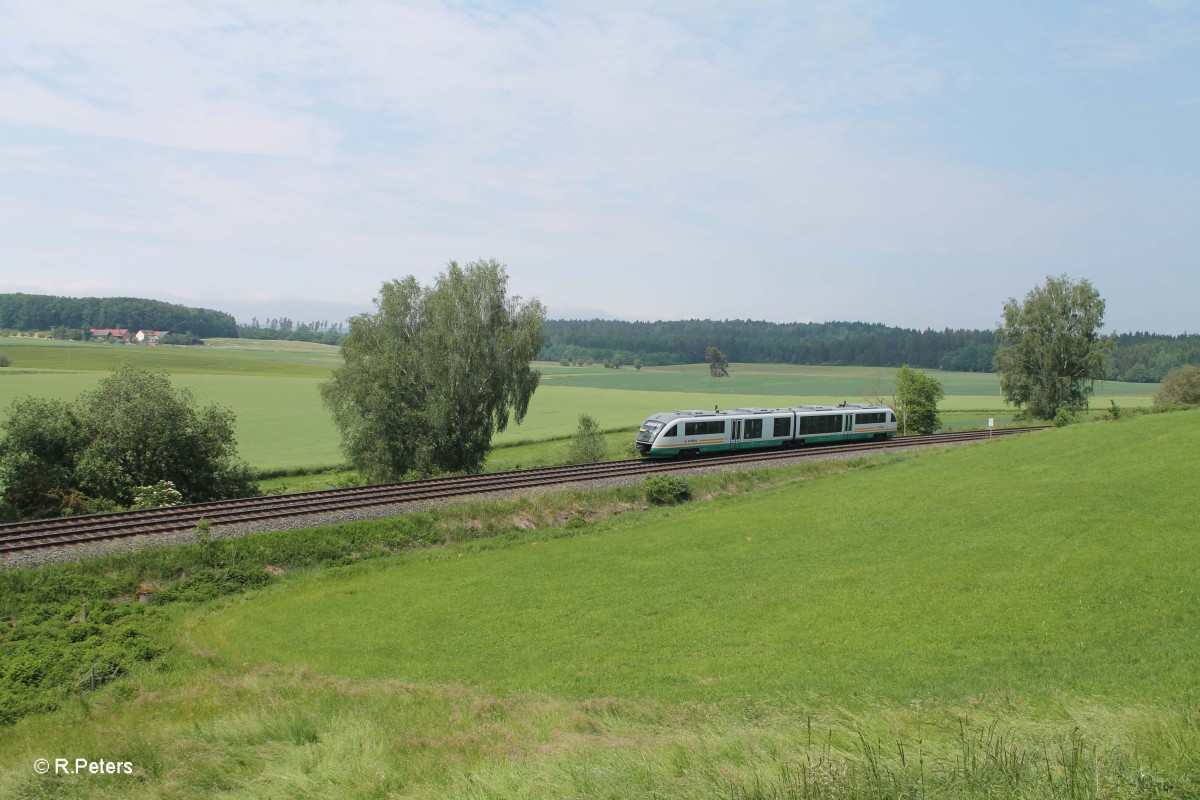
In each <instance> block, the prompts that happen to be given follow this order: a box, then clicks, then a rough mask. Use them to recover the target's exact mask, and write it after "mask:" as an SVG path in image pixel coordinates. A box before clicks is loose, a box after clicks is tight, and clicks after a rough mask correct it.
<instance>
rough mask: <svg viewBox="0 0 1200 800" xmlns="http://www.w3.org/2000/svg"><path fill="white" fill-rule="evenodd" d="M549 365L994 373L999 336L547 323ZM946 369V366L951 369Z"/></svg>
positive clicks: (818, 327) (718, 323)
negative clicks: (716, 355)
mask: <svg viewBox="0 0 1200 800" xmlns="http://www.w3.org/2000/svg"><path fill="white" fill-rule="evenodd" d="M542 330H543V333H544V334H545V345H544V346H543V348H542V352H541V358H542V359H543V360H546V361H559V362H562V361H566V362H568V363H580V362H586V361H591V362H597V361H600V362H603V361H606V360H608V359H609V358H611V357H612V356H613V355H619V356H621V357H622V360H623V361H624V362H625V363H626V364H630V363H633V362H634V361H638V360H640V361H641V362H642V364H644V365H646V366H664V365H667V364H695V363H699V362H703V361H704V360H705V354H704V351H705V349H706V348H708V347H717V348H719V349H720V350H721V351H722V352H723V353H725V355H726V356H727V357H728V358H729V360H730V361H742V362H750V363H760V364H763V363H766V364H833V365H842V366H853V365H859V366H897V367H898V366H900V365H901V364H911V365H912V366H914V367H924V368H927V369H936V368H939V367H943V366H945V368H947V369H955V370H962V371H967V372H970V371H975V372H981V371H987V370H990V369H991V368H992V366H991V364H992V356H993V355H994V354H995V351H996V345H995V337H994V335H993V334H992V332H991V331H972V330H950V329H946V330H941V331H935V330H929V329H926V330H923V331H918V330H910V329H906V328H892V327H888V326H887V325H880V324H875V323H867V322H821V323H809V322H791V323H782V324H780V323H774V322H754V321H749V320H698V319H692V320H682V321H677V322H622V321H618V320H607V319H592V320H547V322H546V324H545V326H544V327H543V329H542ZM943 362H945V363H944V364H943Z"/></svg>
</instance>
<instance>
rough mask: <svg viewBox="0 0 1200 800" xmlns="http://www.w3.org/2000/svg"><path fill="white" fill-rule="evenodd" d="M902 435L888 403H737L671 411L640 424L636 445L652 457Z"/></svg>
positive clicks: (641, 451)
mask: <svg viewBox="0 0 1200 800" xmlns="http://www.w3.org/2000/svg"><path fill="white" fill-rule="evenodd" d="M895 435H896V412H894V411H893V410H892V409H890V408H888V407H887V406H880V405H865V404H861V403H843V404H842V405H840V406H794V407H792V408H733V409H730V410H728V411H718V410H713V411H667V412H663V413H661V414H654V415H652V416H651V417H650V418H649V419H647V420H646V421H645V422H643V423H642V426H641V428H639V429H638V434H637V440H636V446H637V450H638V452H639V453H641V454H642V455H643V456H646V457H648V458H675V457H677V456H695V455H699V454H701V453H717V452H723V451H729V450H750V449H754V448H766V447H800V446H803V445H809V444H822V443H827V442H847V441H855V440H873V441H882V440H884V439H890V438H892V437H893V436H895Z"/></svg>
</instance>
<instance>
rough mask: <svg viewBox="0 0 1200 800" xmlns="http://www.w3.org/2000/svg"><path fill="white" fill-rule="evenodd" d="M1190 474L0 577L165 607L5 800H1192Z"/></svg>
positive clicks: (1006, 444) (1018, 440)
mask: <svg viewBox="0 0 1200 800" xmlns="http://www.w3.org/2000/svg"><path fill="white" fill-rule="evenodd" d="M1197 469H1200V412H1197V411H1191V412H1182V413H1176V414H1164V415H1154V416H1139V417H1134V418H1132V419H1121V420H1118V421H1112V422H1103V423H1093V424H1085V425H1075V426H1071V427H1068V428H1064V429H1058V430H1050V431H1043V432H1037V433H1032V434H1029V435H1027V436H1023V437H1015V438H1005V439H998V440H996V441H991V442H987V443H983V444H979V445H972V446H968V447H960V448H953V449H946V450H939V451H935V452H921V453H913V454H891V455H884V456H875V457H871V458H865V459H860V460H858V461H855V462H849V463H845V462H843V463H826V464H817V465H810V466H807V467H802V468H784V469H779V470H760V471H755V472H752V473H746V474H741V475H739V476H737V477H705V478H693V479H692V483H693V492H694V495H695V497H694V499H693V500H691V501H690V502H688V503H685V504H683V505H680V506H672V507H664V508H658V507H646V504H645V503H644V502H643V501H641V500H640V499H639V498H638V495H637V490H636V488H625V489H613V490H603V491H596V492H580V491H574V492H565V493H549V494H542V495H535V496H532V497H528V498H524V499H517V500H504V501H491V502H474V503H469V504H466V505H464V506H459V507H457V510H455V511H449V510H447V511H444V512H439V513H443V514H447V515H449V516H444V517H437V518H434V517H419V516H414V515H408V516H406V517H402V518H397V519H396V520H393V521H390V522H389V521H374V522H370V523H357V524H353V525H344V526H337V527H335V528H326V529H314V530H312V531H308V532H294V533H290V534H286V535H282V534H268V535H262V536H259V537H246V538H244V539H240V540H229V541H225V542H217V543H209V544H208V545H204V544H201V545H193V546H190V549H189V548H163V549H161V550H159V551H158V553H157V554H153V555H151V554H147V555H143V556H125V557H122V558H115V559H110V560H108V561H102V562H98V563H96V564H95V565H93V566H86V565H81V566H76V567H58V568H46V569H44V570H32V571H22V573H23V575H24V577H22V578H20V579H17V578H14V577H11V573H10V577H5V576H4V574H3V573H0V580H3V581H7V583H0V585H3V586H5V587H6V588H7V589H8V590H9V591H10V592H14V593H15V592H18V591H19V592H24V593H27V594H29V595H30V596H33V594H35V593H37V592H41V593H43V594H45V593H50V592H52V589H51V588H48V587H53V586H62V587H66V586H70V585H73V584H72V583H71V581H72V580H74V579H73V578H72V577H71V576H72V575H74V576H76V578H75V579H79V578H80V577H81V576H83V575H90V576H92V579H93V580H94V581H96V582H99V581H101V580H102V579H103V580H110V581H113V582H114V583H113V585H114V586H117V585H118V584H121V582H122V581H124V584H125V585H136V584H138V583H139V581H140V582H141V583H142V584H143V585H148V584H151V583H152V584H153V586H154V589H155V593H156V594H159V595H167V596H168V597H169V598H173V599H172V601H171V602H166V601H165V600H164V601H163V602H162V603H161V604H157V605H156V604H155V602H154V601H153V599H152V602H151V603H150V604H149V605H146V606H145V609H146V612H145V613H146V615H147V616H148V617H152V618H153V623H152V624H151V623H147V624H146V625H145V626H144V627H142V628H139V629H138V630H139V631H141V635H144V636H146V637H147V639H148V640H149V645H150V646H151V649H152V650H156V651H160V653H161V654H159V655H157V656H151V657H147V658H146V659H145V660H144V663H142V664H141V665H135V666H134V667H132V668H131V669H130V670H129V672H128V674H127V675H125V676H123V677H120V678H118V679H117V680H114V681H113V682H111V683H110V684H108V685H106V686H104V687H101V688H99V689H97V690H96V691H95V692H91V691H83V690H80V691H77V692H74V693H72V694H71V696H70V698H68V699H66V700H64V701H62V702H61V703H59V706H58V709H57V710H55V711H52V712H49V713H46V714H37V715H33V716H26V717H25V718H23V719H21V720H20V721H18V722H16V723H15V724H13V725H11V726H10V727H9V728H8V729H7V730H5V731H4V734H5V735H4V736H0V795H4V796H12V797H17V798H33V797H123V798H124V797H132V798H139V797H172V798H192V797H201V796H203V797H213V796H215V797H230V798H232V797H247V798H249V797H279V798H284V797H351V798H358V797H362V798H368V797H412V798H459V797H466V798H507V797H530V798H533V797H538V798H540V797H556V798H558V797H567V798H571V797H575V798H593V797H612V798H618V797H658V798H694V797H732V798H776V797H804V798H809V797H811V798H878V797H887V798H923V797H929V798H934V797H936V798H1008V797H1019V798H1142V797H1145V798H1152V797H1153V798H1179V799H1182V798H1192V797H1196V796H1198V795H1200V694H1198V693H1197V688H1196V687H1197V685H1200V667H1198V666H1197V660H1196V658H1195V654H1196V653H1197V652H1200V593H1198V592H1197V589H1196V587H1197V586H1200V536H1197V534H1198V533H1200V529H1198V528H1197V521H1196V515H1195V508H1194V506H1195V500H1194V496H1193V494H1194V493H1193V492H1191V491H1189V490H1188V488H1187V487H1188V486H1190V483H1189V481H1190V476H1193V475H1194V474H1196V471H1197ZM197 548H199V549H197ZM206 548H207V549H206ZM318 552H319V553H322V554H323V555H321V556H320V557H315V554H316V553H318ZM173 553H175V554H177V555H172V554H173ZM172 558H178V559H181V560H180V561H178V562H172V561H171V559H172ZM195 558H200V559H202V563H205V564H207V565H208V566H207V567H205V566H197V565H196V563H195V562H194V561H187V559H195ZM139 559H140V560H139ZM171 563H176V566H175V567H171V566H170V564H171ZM184 563H186V564H188V566H187V567H186V568H181V567H180V566H179V564H184ZM151 565H154V566H153V568H152V567H151ZM235 567H236V571H235ZM206 569H207V570H209V571H211V572H212V574H213V575H217V574H224V573H221V570H222V569H224V570H226V571H227V572H228V573H229V574H237V575H242V576H252V575H257V576H258V577H257V578H255V579H254V580H248V579H246V580H243V581H242V584H241V589H238V590H229V591H225V590H220V589H219V588H218V589H213V590H212V591H209V592H207V593H206V592H205V591H203V590H201V588H198V587H201V586H203V585H206V584H203V583H202V582H201V583H196V581H197V580H198V578H197V577H196V576H198V575H202V574H204V573H205V570H206ZM138 570H142V571H143V572H141V573H139V572H138ZM146 570H151V571H153V570H157V572H156V573H155V574H157V575H158V576H159V577H158V579H157V580H155V581H148V577H149V575H148V573H147V572H145V571H146ZM172 571H174V572H175V574H176V575H177V574H178V572H180V571H183V572H186V573H187V575H188V577H187V578H172V577H171V574H172ZM39 575H41V576H42V577H40V578H39ZM122 575H124V576H125V577H120V576H122ZM105 576H107V577H105ZM175 580H178V581H179V582H178V583H173V582H172V581H175ZM215 580H216V579H215V578H214V579H213V581H214V582H213V583H212V584H211V585H212V586H216V585H217V584H216V582H215ZM189 581H191V583H189ZM39 587H40V588H39ZM185 587H190V588H185ZM126 591H127V590H126ZM189 592H190V594H189ZM172 593H173V594H172ZM205 597H209V598H212V599H205ZM113 602H114V603H120V602H123V601H121V600H119V599H118V600H115V601H113ZM124 602H128V603H129V604H131V605H134V606H138V605H140V604H137V603H136V602H133V601H132V598H130V599H129V600H127V601H124ZM67 624H68V626H70V625H79V624H80V623H78V622H77V621H70V622H68V623H67ZM123 624H126V625H129V624H132V623H128V622H126V623H123ZM77 755H84V756H88V757H91V758H109V759H116V760H122V759H128V760H130V761H131V762H133V763H134V764H135V766H136V768H137V769H136V774H135V775H133V776H106V777H99V776H57V777H56V776H47V777H39V776H37V775H36V774H35V773H34V772H33V770H32V768H31V767H32V764H33V763H34V761H35V759H37V758H49V759H53V758H55V757H59V756H62V757H69V758H74V757H76V756H77Z"/></svg>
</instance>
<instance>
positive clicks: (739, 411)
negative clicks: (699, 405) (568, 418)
mask: <svg viewBox="0 0 1200 800" xmlns="http://www.w3.org/2000/svg"><path fill="white" fill-rule="evenodd" d="M891 410H892V409H891V408H890V407H889V406H881V405H876V404H872V403H842V404H841V405H836V406H789V407H787V408H727V409H724V410H721V409H714V410H713V411H706V410H701V409H692V410H684V411H664V412H662V413H659V414H651V415H650V416H649V417H647V419H648V420H651V419H652V420H657V421H658V422H663V423H667V422H671V421H672V420H676V419H683V418H686V417H716V418H726V417H742V416H747V415H754V414H805V413H822V412H833V413H838V412H842V413H844V412H847V411H891Z"/></svg>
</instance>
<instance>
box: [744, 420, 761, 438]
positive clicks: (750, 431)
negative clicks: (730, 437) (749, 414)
mask: <svg viewBox="0 0 1200 800" xmlns="http://www.w3.org/2000/svg"><path fill="white" fill-rule="evenodd" d="M742 438H743V439H761V438H762V420H761V419H748V420H746V422H745V428H743V430H742Z"/></svg>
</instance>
